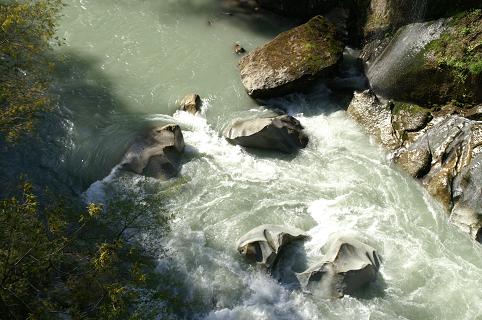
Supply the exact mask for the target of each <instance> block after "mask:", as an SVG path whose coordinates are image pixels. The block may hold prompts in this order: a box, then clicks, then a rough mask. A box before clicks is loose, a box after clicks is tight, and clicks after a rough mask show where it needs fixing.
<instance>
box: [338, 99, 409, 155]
mask: <svg viewBox="0 0 482 320" xmlns="http://www.w3.org/2000/svg"><path fill="white" fill-rule="evenodd" d="M347 112H348V114H349V115H350V116H351V117H352V118H353V119H354V120H355V121H356V122H358V123H360V124H361V126H362V127H363V128H364V129H366V131H367V132H368V133H369V134H371V135H373V136H374V137H375V138H376V140H377V141H378V142H379V143H381V144H383V145H384V146H385V147H386V148H388V149H390V150H395V149H397V148H399V147H400V145H401V141H400V140H399V139H398V138H397V136H396V132H395V130H394V129H393V126H392V112H391V105H390V104H389V103H382V102H381V101H380V100H379V99H378V98H377V96H376V95H375V94H374V93H373V92H372V91H370V90H366V91H363V92H355V95H354V97H353V99H352V101H351V103H350V105H349V106H348V109H347Z"/></svg>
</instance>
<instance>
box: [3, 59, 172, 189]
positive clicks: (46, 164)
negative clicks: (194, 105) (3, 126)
mask: <svg viewBox="0 0 482 320" xmlns="http://www.w3.org/2000/svg"><path fill="white" fill-rule="evenodd" d="M52 61H54V63H55V66H56V67H55V69H54V71H53V72H52V73H51V74H50V77H51V78H52V82H51V83H52V85H51V92H52V101H53V102H54V104H53V110H52V111H51V112H47V113H43V114H40V115H39V121H38V126H37V128H36V131H35V133H34V134H33V135H31V136H26V137H25V138H24V139H23V140H22V141H20V142H19V143H17V144H15V145H8V144H6V143H3V142H2V143H1V145H0V148H1V150H2V157H0V167H1V169H0V174H1V175H2V177H3V178H2V179H1V180H0V184H1V188H0V190H1V191H0V196H6V195H8V193H9V192H11V191H12V190H14V188H15V186H16V185H17V184H18V181H19V177H20V176H21V175H24V176H25V177H27V178H28V179H29V180H30V181H32V182H33V184H34V185H35V186H38V187H39V188H40V189H46V188H48V189H50V191H51V192H54V193H56V194H58V195H62V196H67V197H71V196H77V195H79V194H80V193H82V192H83V191H84V190H85V189H86V188H87V187H88V186H89V185H90V184H91V183H92V182H94V181H96V180H98V179H102V178H103V177H105V176H107V175H108V174H109V172H110V171H111V169H112V168H113V167H114V166H115V165H116V164H117V163H118V162H119V161H120V159H121V158H122V156H123V154H124V152H125V151H126V149H127V148H128V147H129V145H130V144H131V143H132V142H133V141H134V139H135V137H136V136H137V135H138V134H139V133H140V132H142V131H143V130H145V129H146V128H148V127H152V126H155V125H162V124H164V123H162V122H159V123H156V121H152V120H151V121H148V120H147V119H146V115H145V114H139V113H137V114H136V113H132V112H129V111H128V109H127V107H126V105H125V103H123V101H121V100H120V99H119V98H118V97H117V96H116V95H115V93H114V91H113V89H114V88H113V85H112V83H111V82H110V81H109V79H107V77H106V76H105V75H104V74H103V73H102V71H101V68H100V65H99V62H98V61H97V60H95V59H94V58H92V57H89V56H85V55H82V56H80V55H78V54H76V53H74V52H71V51H64V52H62V53H61V54H56V55H55V56H53V57H52Z"/></svg>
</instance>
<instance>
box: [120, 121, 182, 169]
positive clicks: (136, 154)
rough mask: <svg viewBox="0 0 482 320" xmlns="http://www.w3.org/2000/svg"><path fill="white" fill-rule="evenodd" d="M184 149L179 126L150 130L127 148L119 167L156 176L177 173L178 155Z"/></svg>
mask: <svg viewBox="0 0 482 320" xmlns="http://www.w3.org/2000/svg"><path fill="white" fill-rule="evenodd" d="M183 150H184V138H183V135H182V131H181V128H180V127H179V126H178V125H175V124H169V125H166V126H164V127H160V128H155V129H152V130H150V131H149V132H148V133H147V134H145V135H143V136H142V137H140V138H138V139H137V141H136V142H134V144H133V145H132V146H131V147H130V148H129V149H128V150H127V152H126V154H125V155H124V158H123V160H122V162H121V164H120V165H121V168H122V169H124V170H128V171H132V172H135V173H137V174H145V175H148V176H152V177H156V178H171V177H173V176H175V175H176V174H177V164H178V161H179V156H180V155H181V153H182V152H183Z"/></svg>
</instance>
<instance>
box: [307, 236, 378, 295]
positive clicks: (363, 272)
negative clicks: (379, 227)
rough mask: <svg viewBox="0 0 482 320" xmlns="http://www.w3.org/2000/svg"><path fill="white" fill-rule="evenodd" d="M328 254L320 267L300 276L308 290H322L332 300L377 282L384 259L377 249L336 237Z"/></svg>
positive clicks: (347, 238)
mask: <svg viewBox="0 0 482 320" xmlns="http://www.w3.org/2000/svg"><path fill="white" fill-rule="evenodd" d="M325 252H326V254H325V255H324V257H323V258H322V259H321V261H320V262H319V263H317V264H315V265H313V266H311V267H310V268H308V270H306V271H304V272H302V273H300V274H298V279H299V281H300V284H301V286H302V287H303V288H304V290H308V291H311V290H313V289H316V288H320V289H322V290H323V291H324V292H323V293H324V294H325V295H327V296H329V297H343V296H344V295H345V294H354V293H356V292H357V290H359V289H360V288H362V287H364V286H366V285H367V284H369V283H371V282H374V281H375V280H376V279H377V276H378V270H379V268H380V264H381V259H380V257H379V256H378V253H377V251H376V250H375V249H374V248H373V247H371V246H369V245H367V244H364V243H362V242H360V241H359V240H357V239H354V238H350V237H334V238H332V239H331V240H330V241H329V242H328V243H327V244H326V245H325Z"/></svg>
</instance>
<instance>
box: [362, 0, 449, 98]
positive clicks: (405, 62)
mask: <svg viewBox="0 0 482 320" xmlns="http://www.w3.org/2000/svg"><path fill="white" fill-rule="evenodd" d="M417 2H425V0H419V1H417ZM445 28H446V26H445V19H439V20H436V21H430V22H423V23H412V24H409V25H406V26H404V27H402V28H400V30H398V32H397V34H396V35H395V36H394V37H393V39H392V40H391V41H390V43H389V44H388V46H387V47H386V48H385V50H384V51H383V53H382V54H380V56H379V57H378V58H377V59H376V60H375V61H374V62H373V63H372V64H371V65H370V66H369V68H368V71H367V78H368V80H369V81H370V86H371V87H372V88H373V89H374V90H375V92H377V93H378V94H380V95H382V96H383V95H389V94H390V90H391V89H392V88H395V87H397V85H396V84H397V81H398V79H399V78H401V77H402V75H403V74H404V72H405V70H406V69H407V68H408V67H409V66H410V65H411V64H412V63H414V58H415V57H416V55H417V54H419V53H420V52H421V51H422V49H423V48H424V47H425V46H426V45H427V44H428V43H429V42H431V41H432V40H435V39H437V38H439V37H440V35H441V34H442V32H443V31H444V30H445Z"/></svg>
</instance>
